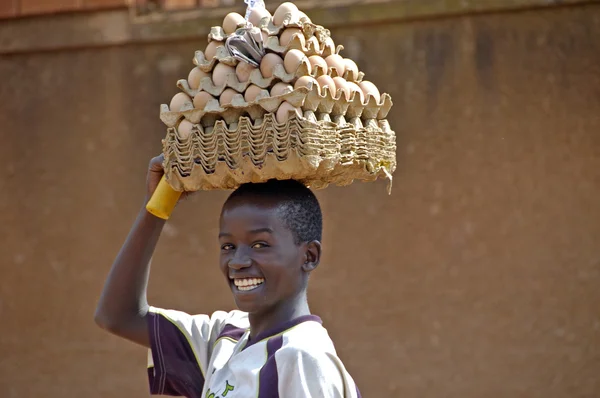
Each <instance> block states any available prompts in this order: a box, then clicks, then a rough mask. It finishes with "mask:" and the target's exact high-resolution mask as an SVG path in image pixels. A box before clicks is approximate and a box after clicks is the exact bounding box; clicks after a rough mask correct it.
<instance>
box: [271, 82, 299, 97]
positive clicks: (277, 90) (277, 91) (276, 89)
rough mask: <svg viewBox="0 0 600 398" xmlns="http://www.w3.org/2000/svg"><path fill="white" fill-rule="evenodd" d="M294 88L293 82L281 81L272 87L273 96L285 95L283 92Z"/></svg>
mask: <svg viewBox="0 0 600 398" xmlns="http://www.w3.org/2000/svg"><path fill="white" fill-rule="evenodd" d="M293 90H294V87H292V85H291V84H287V83H284V82H279V83H276V84H275V85H274V86H273V87H272V88H271V97H276V96H278V95H283V94H285V93H288V92H291V91H293Z"/></svg>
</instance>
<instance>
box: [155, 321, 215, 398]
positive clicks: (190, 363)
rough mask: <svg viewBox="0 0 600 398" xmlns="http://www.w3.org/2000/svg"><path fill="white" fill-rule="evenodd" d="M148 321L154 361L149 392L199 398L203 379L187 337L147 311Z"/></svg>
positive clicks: (171, 324)
mask: <svg viewBox="0 0 600 398" xmlns="http://www.w3.org/2000/svg"><path fill="white" fill-rule="evenodd" d="M147 319H148V331H149V335H150V349H151V351H152V360H153V362H154V367H153V368H149V369H148V381H149V383H150V393H151V394H152V395H169V396H184V397H188V398H201V394H202V387H203V386H204V376H203V375H202V371H201V369H200V366H199V365H198V362H197V361H196V356H195V355H194V351H193V350H192V347H191V346H190V344H189V342H188V340H187V338H186V336H185V335H184V334H183V333H182V332H181V331H180V330H179V328H178V327H177V326H175V325H174V324H173V323H172V322H171V321H169V320H168V319H167V318H165V317H164V316H163V315H161V314H157V313H153V312H148V316H147Z"/></svg>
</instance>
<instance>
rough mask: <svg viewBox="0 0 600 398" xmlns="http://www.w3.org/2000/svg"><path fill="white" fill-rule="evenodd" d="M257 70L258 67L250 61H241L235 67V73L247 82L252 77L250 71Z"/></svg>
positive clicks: (242, 80) (240, 79)
mask: <svg viewBox="0 0 600 398" xmlns="http://www.w3.org/2000/svg"><path fill="white" fill-rule="evenodd" d="M254 70H256V67H255V66H253V65H250V64H249V63H248V62H244V61H240V62H239V63H238V64H237V66H236V67H235V75H236V76H237V78H238V80H239V81H241V82H247V81H248V79H249V78H250V73H252V72H253V71H254Z"/></svg>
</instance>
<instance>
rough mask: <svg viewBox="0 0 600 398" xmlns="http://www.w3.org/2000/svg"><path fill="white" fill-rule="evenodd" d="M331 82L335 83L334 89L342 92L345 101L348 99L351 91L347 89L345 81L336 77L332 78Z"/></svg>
mask: <svg viewBox="0 0 600 398" xmlns="http://www.w3.org/2000/svg"><path fill="white" fill-rule="evenodd" d="M333 82H334V83H335V88H336V89H338V90H340V89H341V90H343V92H344V95H345V96H346V99H350V93H351V92H352V91H351V90H350V87H348V82H347V81H346V79H344V78H343V77H340V76H336V77H334V78H333Z"/></svg>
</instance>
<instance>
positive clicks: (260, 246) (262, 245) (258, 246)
mask: <svg viewBox="0 0 600 398" xmlns="http://www.w3.org/2000/svg"><path fill="white" fill-rule="evenodd" d="M265 247H269V245H267V244H266V243H264V242H256V243H254V244H253V245H252V248H253V249H264V248H265Z"/></svg>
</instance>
